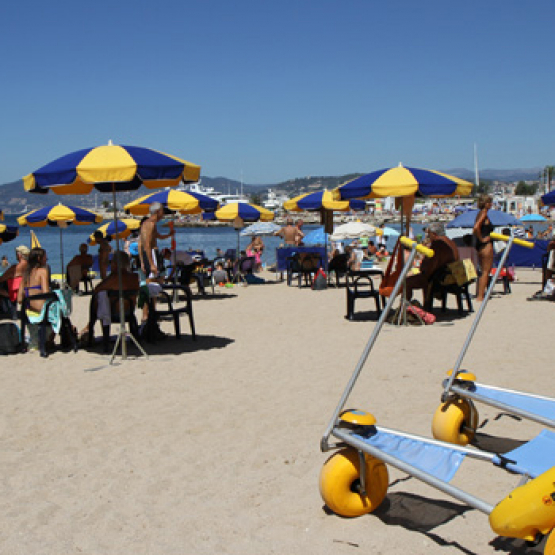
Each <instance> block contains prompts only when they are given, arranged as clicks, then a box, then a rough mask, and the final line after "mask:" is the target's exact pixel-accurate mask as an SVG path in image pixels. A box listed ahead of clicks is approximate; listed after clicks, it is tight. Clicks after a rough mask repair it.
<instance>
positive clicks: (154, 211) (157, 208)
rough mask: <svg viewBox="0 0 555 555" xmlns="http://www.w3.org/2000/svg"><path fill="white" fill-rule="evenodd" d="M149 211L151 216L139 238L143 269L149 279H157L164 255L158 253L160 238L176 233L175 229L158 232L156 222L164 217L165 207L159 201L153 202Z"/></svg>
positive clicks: (142, 227)
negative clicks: (162, 232)
mask: <svg viewBox="0 0 555 555" xmlns="http://www.w3.org/2000/svg"><path fill="white" fill-rule="evenodd" d="M149 211H150V216H149V217H148V218H147V220H146V221H145V222H144V223H143V224H142V226H141V232H140V238H139V244H140V249H139V256H140V259H141V269H142V271H143V273H144V275H145V277H146V278H147V280H148V279H156V278H157V277H158V275H159V274H160V270H159V266H158V264H159V263H162V257H160V256H159V255H158V239H167V238H168V237H171V236H172V235H174V234H175V230H174V229H172V230H171V231H170V232H169V233H167V234H165V235H162V234H161V233H159V232H158V229H157V228H156V224H157V223H158V222H159V221H160V220H161V219H162V218H163V217H164V207H163V206H162V205H161V204H160V203H159V202H153V203H152V204H151V205H150V209H149Z"/></svg>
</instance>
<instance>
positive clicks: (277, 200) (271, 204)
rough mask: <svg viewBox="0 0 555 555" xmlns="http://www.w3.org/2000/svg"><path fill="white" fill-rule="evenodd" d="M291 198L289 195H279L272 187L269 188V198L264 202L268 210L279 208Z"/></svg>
mask: <svg viewBox="0 0 555 555" xmlns="http://www.w3.org/2000/svg"><path fill="white" fill-rule="evenodd" d="M287 200H289V197H288V196H287V195H278V194H276V193H275V192H274V191H272V189H268V198H267V199H266V200H265V201H264V202H263V204H262V205H263V206H264V208H266V209H267V210H272V211H275V210H279V209H280V208H281V207H282V206H283V203H284V202H285V201H287Z"/></svg>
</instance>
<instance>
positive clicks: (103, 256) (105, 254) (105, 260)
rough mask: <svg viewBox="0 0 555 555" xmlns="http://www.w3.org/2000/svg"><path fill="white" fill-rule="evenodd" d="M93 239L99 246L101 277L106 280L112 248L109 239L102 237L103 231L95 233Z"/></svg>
mask: <svg viewBox="0 0 555 555" xmlns="http://www.w3.org/2000/svg"><path fill="white" fill-rule="evenodd" d="M93 237H94V241H95V243H96V244H97V245H98V269H99V270H100V277H101V279H104V278H105V277H106V276H107V275H108V265H109V262H110V253H111V252H112V247H111V246H110V243H109V242H108V238H107V237H104V235H102V231H95V232H94V235H93Z"/></svg>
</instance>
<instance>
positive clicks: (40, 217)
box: [17, 204, 102, 227]
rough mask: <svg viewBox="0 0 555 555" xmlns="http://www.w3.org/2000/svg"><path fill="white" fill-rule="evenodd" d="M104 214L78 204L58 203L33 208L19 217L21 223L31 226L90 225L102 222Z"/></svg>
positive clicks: (18, 220)
mask: <svg viewBox="0 0 555 555" xmlns="http://www.w3.org/2000/svg"><path fill="white" fill-rule="evenodd" d="M101 221H102V216H101V215H100V214H97V213H96V212H92V211H91V210H87V209H86V208H80V207H78V206H66V205H64V204H56V205H55V206H45V207H43V208H38V209H37V210H31V211H30V212H27V214H23V216H19V218H17V222H18V223H19V225H28V226H30V227H45V226H47V225H51V226H56V225H60V224H66V225H69V224H75V225H88V224H95V223H97V224H98V223H100V222H101Z"/></svg>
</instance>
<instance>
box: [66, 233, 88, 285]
mask: <svg viewBox="0 0 555 555" xmlns="http://www.w3.org/2000/svg"><path fill="white" fill-rule="evenodd" d="M92 265H93V257H92V255H90V254H89V247H88V246H87V244H86V243H81V244H80V245H79V254H78V255H77V256H74V257H73V258H72V259H71V260H70V262H69V264H68V265H67V273H68V282H69V285H70V287H71V288H72V289H73V290H75V291H77V290H78V289H79V282H80V281H81V280H82V279H85V278H86V277H87V276H88V275H89V270H90V269H91V267H92ZM72 268H77V270H73V269H72Z"/></svg>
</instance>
